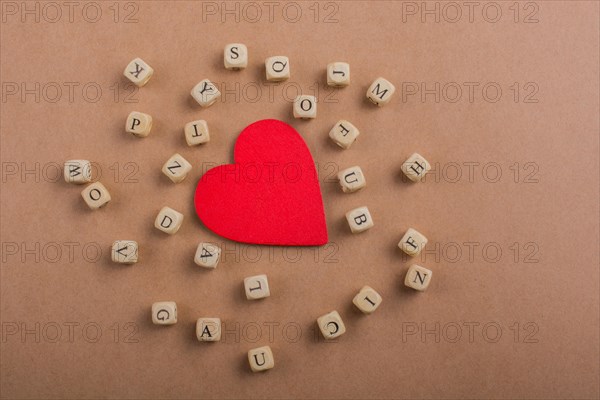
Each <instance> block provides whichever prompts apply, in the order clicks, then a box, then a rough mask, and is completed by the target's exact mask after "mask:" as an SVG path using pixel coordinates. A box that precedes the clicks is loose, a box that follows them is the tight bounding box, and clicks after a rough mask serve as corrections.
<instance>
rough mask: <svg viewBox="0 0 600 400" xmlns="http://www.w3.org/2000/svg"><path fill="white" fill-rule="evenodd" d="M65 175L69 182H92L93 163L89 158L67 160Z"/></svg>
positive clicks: (66, 180)
mask: <svg viewBox="0 0 600 400" xmlns="http://www.w3.org/2000/svg"><path fill="white" fill-rule="evenodd" d="M64 177H65V182H67V183H76V184H82V183H88V182H91V181H92V164H91V163H90V162H89V161H88V160H68V161H65V168H64Z"/></svg>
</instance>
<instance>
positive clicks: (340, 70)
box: [327, 61, 350, 86]
mask: <svg viewBox="0 0 600 400" xmlns="http://www.w3.org/2000/svg"><path fill="white" fill-rule="evenodd" d="M327 84H328V85H329V86H348V85H349V84H350V64H348V63H345V62H339V61H337V62H333V63H331V64H327Z"/></svg>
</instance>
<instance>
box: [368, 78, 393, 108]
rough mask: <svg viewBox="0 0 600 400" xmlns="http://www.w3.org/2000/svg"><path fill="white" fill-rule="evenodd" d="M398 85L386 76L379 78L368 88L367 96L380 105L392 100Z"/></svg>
mask: <svg viewBox="0 0 600 400" xmlns="http://www.w3.org/2000/svg"><path fill="white" fill-rule="evenodd" d="M395 91H396V87H395V86H394V85H392V83H391V82H390V81H388V80H387V79H384V78H377V79H375V81H373V83H372V84H371V86H369V89H368V90H367V98H368V99H369V100H370V101H371V102H372V103H373V104H376V105H378V106H379V107H381V106H384V105H386V104H387V103H389V102H390V99H391V98H392V95H393V94H394V92H395Z"/></svg>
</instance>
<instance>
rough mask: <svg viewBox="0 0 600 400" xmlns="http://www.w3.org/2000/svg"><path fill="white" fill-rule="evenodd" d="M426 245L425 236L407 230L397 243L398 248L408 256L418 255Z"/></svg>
mask: <svg viewBox="0 0 600 400" xmlns="http://www.w3.org/2000/svg"><path fill="white" fill-rule="evenodd" d="M426 244H427V238H426V237H425V235H423V234H422V233H420V232H419V231H417V230H416V229H413V228H409V229H408V230H407V231H406V233H405V234H404V236H402V239H401V240H400V242H399V243H398V247H400V249H401V250H402V251H403V252H405V253H406V254H408V255H409V256H413V257H414V256H416V255H418V254H419V253H420V252H421V250H423V248H424V247H425V245H426Z"/></svg>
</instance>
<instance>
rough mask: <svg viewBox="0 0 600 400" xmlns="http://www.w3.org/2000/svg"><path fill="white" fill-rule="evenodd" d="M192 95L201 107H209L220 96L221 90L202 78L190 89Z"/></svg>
mask: <svg viewBox="0 0 600 400" xmlns="http://www.w3.org/2000/svg"><path fill="white" fill-rule="evenodd" d="M192 97H193V98H194V99H195V100H196V101H197V102H198V104H200V105H201V106H202V107H209V106H211V105H213V104H214V103H215V102H216V101H217V100H218V99H219V97H221V92H220V91H219V89H217V87H216V86H215V85H214V84H213V83H212V82H211V81H209V80H208V79H203V80H201V81H200V82H198V84H197V85H196V86H194V88H193V89H192Z"/></svg>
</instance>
